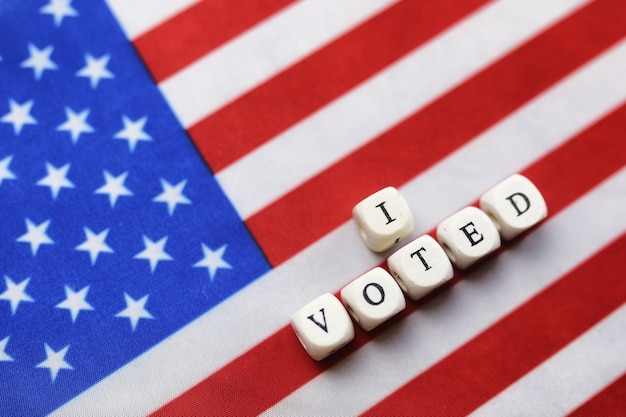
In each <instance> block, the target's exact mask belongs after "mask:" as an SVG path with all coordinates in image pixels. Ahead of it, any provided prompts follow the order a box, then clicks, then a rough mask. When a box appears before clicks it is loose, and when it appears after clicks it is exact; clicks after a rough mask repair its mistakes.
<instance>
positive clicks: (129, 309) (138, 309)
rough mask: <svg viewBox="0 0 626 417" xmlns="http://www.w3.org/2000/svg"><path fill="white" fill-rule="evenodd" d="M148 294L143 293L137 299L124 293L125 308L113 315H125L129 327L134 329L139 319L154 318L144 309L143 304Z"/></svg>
mask: <svg viewBox="0 0 626 417" xmlns="http://www.w3.org/2000/svg"><path fill="white" fill-rule="evenodd" d="M148 297H149V295H145V296H144V297H143V298H141V299H139V300H135V299H133V298H132V297H131V296H130V295H128V294H126V293H124V300H125V301H126V308H125V309H124V310H122V311H120V312H119V313H117V314H116V315H115V317H126V318H128V319H129V320H130V327H131V328H132V329H133V332H134V331H135V327H137V323H138V322H139V319H154V317H153V316H152V314H150V313H149V312H148V311H147V310H146V309H145V305H146V302H147V301H148Z"/></svg>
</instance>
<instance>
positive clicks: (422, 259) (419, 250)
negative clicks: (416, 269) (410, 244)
mask: <svg viewBox="0 0 626 417" xmlns="http://www.w3.org/2000/svg"><path fill="white" fill-rule="evenodd" d="M421 251H424V252H426V249H425V248H424V247H423V246H422V247H421V248H419V249H418V250H417V251H415V252H413V253H412V254H411V258H412V257H413V256H417V257H418V258H420V261H422V265H424V268H426V269H424V271H428V270H429V269H430V265H428V264H427V263H426V259H424V257H423V256H422V255H420V252H421Z"/></svg>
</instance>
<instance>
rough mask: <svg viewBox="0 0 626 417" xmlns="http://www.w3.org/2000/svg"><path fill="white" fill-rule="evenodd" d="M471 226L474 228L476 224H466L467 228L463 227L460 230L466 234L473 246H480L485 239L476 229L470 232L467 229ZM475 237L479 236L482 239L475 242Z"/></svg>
mask: <svg viewBox="0 0 626 417" xmlns="http://www.w3.org/2000/svg"><path fill="white" fill-rule="evenodd" d="M469 226H472V227H474V222H469V223H468V224H466V225H465V226H463V227H461V228H460V229H459V230H462V231H463V233H465V236H466V237H467V238H468V239H469V241H470V243H471V244H472V246H475V245H478V244H479V243H480V242H482V241H483V239H484V237H483V235H482V234H481V233H478V232H477V231H476V228H474V229H472V230H471V231H468V230H467V228H468V227H469ZM474 235H479V236H480V238H479V239H477V240H474V238H473V237H472V236H474Z"/></svg>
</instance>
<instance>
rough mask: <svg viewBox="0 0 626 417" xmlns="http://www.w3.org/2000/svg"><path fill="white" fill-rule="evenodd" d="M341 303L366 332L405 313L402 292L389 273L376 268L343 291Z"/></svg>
mask: <svg viewBox="0 0 626 417" xmlns="http://www.w3.org/2000/svg"><path fill="white" fill-rule="evenodd" d="M341 300H342V301H343V303H344V304H345V306H346V308H347V309H348V312H349V313H350V315H351V316H352V318H354V320H355V321H356V322H357V323H358V324H359V326H361V328H362V329H363V330H365V331H369V330H372V329H373V328H375V327H377V326H378V325H380V324H381V323H383V322H385V321H387V320H389V319H390V318H391V317H393V316H395V315H396V314H398V313H399V312H400V311H402V310H404V308H405V307H406V301H405V300H404V295H403V294H402V290H400V287H399V286H398V284H397V283H396V281H394V279H393V278H392V277H391V275H389V273H388V272H387V271H385V270H384V269H382V268H380V267H376V268H374V269H372V270H371V271H368V272H366V273H365V274H363V275H361V276H360V277H358V278H357V279H355V280H354V281H352V282H351V283H350V284H348V285H346V286H345V287H344V288H343V289H342V290H341Z"/></svg>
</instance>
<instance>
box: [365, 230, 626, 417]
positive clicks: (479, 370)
mask: <svg viewBox="0 0 626 417" xmlns="http://www.w3.org/2000/svg"><path fill="white" fill-rule="evenodd" d="M624 253H626V234H624V235H622V236H621V238H619V240H617V241H616V242H614V243H613V244H611V245H610V246H608V247H607V248H606V249H604V250H603V251H602V252H600V253H599V254H597V255H596V256H594V257H593V258H591V260H589V261H588V262H585V263H584V264H583V265H581V266H579V267H578V268H576V269H575V270H574V271H572V272H570V273H569V274H567V275H566V276H564V277H563V278H561V279H560V280H559V281H557V282H556V283H554V284H553V285H551V286H550V287H548V288H547V289H545V290H544V291H542V292H541V293H540V294H538V295H537V296H535V297H534V298H532V299H531V300H529V301H528V302H527V303H525V304H524V305H522V306H521V307H519V308H518V309H516V310H515V311H514V312H512V313H511V314H510V315H508V316H506V317H505V318H503V319H502V320H500V321H499V322H498V323H496V324H495V325H493V326H492V327H490V328H489V329H487V330H485V331H484V332H483V333H481V334H480V335H478V336H477V337H476V338H474V339H472V340H471V341H470V342H468V343H467V344H465V345H464V346H462V347H461V348H459V349H458V350H457V351H455V352H454V353H452V354H451V355H449V356H447V357H446V358H445V359H444V360H443V361H441V362H439V363H437V364H436V365H434V366H433V367H431V368H430V369H428V370H427V371H426V372H424V373H423V374H421V375H419V376H418V377H416V378H415V379H413V380H412V381H411V382H409V383H408V384H406V385H404V386H403V387H402V388H400V389H399V390H398V391H396V392H394V393H393V394H392V395H390V396H389V397H387V398H385V399H384V400H383V401H381V402H380V403H378V404H377V405H376V406H374V407H373V408H371V409H370V410H368V412H366V413H364V415H367V416H393V415H413V416H418V415H419V416H442V415H446V416H461V415H467V414H468V413H470V412H471V411H473V410H474V409H476V408H477V407H479V406H480V405H482V404H484V403H485V402H486V401H488V400H489V399H490V398H492V397H493V396H495V395H496V394H498V393H499V392H500V391H502V390H503V389H504V388H506V387H507V386H508V385H510V384H511V383H513V382H514V381H516V380H517V379H519V378H521V377H522V376H523V375H524V374H526V373H527V372H529V371H530V370H532V368H534V367H535V366H537V365H539V364H540V363H541V362H543V361H544V360H546V359H548V358H549V357H550V356H551V355H553V354H555V353H556V352H557V351H559V350H560V349H562V348H563V347H565V345H567V344H568V343H570V342H571V341H573V340H574V339H575V338H576V337H578V336H579V335H580V334H581V333H583V332H584V331H586V330H588V329H589V328H590V327H591V326H593V325H594V324H596V323H597V322H598V321H600V320H601V319H603V318H604V317H605V316H607V315H608V314H609V313H611V312H612V311H613V310H615V309H617V308H618V307H619V306H620V305H622V304H623V303H624V301H626V280H624V279H623V278H624V273H626V268H625V267H624V264H623V263H622V262H621V259H622V258H623V255H624ZM589 277H594V279H589ZM557 300H558V302H557ZM503 352H505V353H503ZM477 365H479V366H477Z"/></svg>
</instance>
